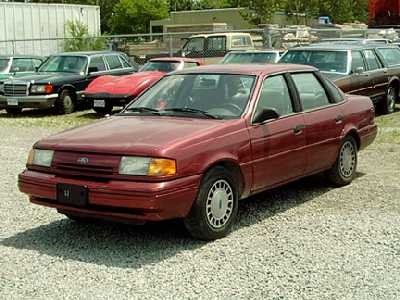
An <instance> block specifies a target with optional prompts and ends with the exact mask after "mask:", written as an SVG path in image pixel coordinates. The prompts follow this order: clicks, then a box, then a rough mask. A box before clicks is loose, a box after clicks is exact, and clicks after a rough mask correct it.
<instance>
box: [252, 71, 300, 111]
mask: <svg viewBox="0 0 400 300" xmlns="http://www.w3.org/2000/svg"><path fill="white" fill-rule="evenodd" d="M265 108H272V109H275V110H276V112H277V113H278V114H279V115H280V116H285V115H288V114H291V113H293V112H294V110H293V105H292V100H291V97H290V93H289V89H288V87H287V84H286V80H285V78H284V77H283V76H282V75H277V76H273V77H268V78H267V79H265V81H264V83H263V86H262V89H261V94H260V99H259V100H258V103H257V108H256V111H255V115H257V114H258V113H259V112H260V111H262V110H263V109H265Z"/></svg>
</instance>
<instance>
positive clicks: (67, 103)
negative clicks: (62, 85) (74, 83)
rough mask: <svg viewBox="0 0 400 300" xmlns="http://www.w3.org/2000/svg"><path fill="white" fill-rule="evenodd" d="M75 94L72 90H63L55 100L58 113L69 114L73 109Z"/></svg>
mask: <svg viewBox="0 0 400 300" xmlns="http://www.w3.org/2000/svg"><path fill="white" fill-rule="evenodd" d="M75 99H76V96H75V95H74V93H73V92H71V91H67V90H64V91H62V92H61V94H60V96H59V97H58V99H57V100H56V109H57V112H58V113H59V114H60V115H63V114H70V113H73V112H74V111H75Z"/></svg>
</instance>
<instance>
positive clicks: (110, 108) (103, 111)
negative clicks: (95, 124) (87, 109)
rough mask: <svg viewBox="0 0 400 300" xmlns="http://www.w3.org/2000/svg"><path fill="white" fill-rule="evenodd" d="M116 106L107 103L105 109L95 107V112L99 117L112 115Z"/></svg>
mask: <svg viewBox="0 0 400 300" xmlns="http://www.w3.org/2000/svg"><path fill="white" fill-rule="evenodd" d="M113 108H114V106H113V105H111V104H109V103H107V102H106V106H105V107H94V106H93V110H94V111H95V112H96V113H97V114H98V115H103V116H104V115H107V114H111V113H112V111H113Z"/></svg>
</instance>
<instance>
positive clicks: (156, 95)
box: [123, 74, 255, 119]
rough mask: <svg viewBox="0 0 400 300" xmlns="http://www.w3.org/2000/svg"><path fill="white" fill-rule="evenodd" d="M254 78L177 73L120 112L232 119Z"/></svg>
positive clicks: (165, 78)
mask: <svg viewBox="0 0 400 300" xmlns="http://www.w3.org/2000/svg"><path fill="white" fill-rule="evenodd" d="M254 82H255V76H249V75H237V74H234V75H233V74H183V75H180V74H177V75H170V76H167V77H164V78H163V79H162V80H160V81H159V82H158V83H156V84H155V85H154V86H153V87H151V88H150V89H149V90H147V92H145V93H144V94H142V95H141V96H140V97H139V98H138V99H137V100H136V101H135V102H133V103H132V104H131V105H129V106H128V107H127V108H126V109H125V110H124V112H123V114H126V113H128V114H129V113H134V114H160V115H174V116H183V117H186V116H189V117H199V118H219V119H232V118H238V117H240V116H241V115H242V113H243V111H244V109H245V107H246V105H247V102H248V101H249V98H250V95H251V93H252V90H253V86H254Z"/></svg>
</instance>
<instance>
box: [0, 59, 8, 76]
mask: <svg viewBox="0 0 400 300" xmlns="http://www.w3.org/2000/svg"><path fill="white" fill-rule="evenodd" d="M9 66H10V59H9V58H0V73H7V72H8V67H9Z"/></svg>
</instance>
